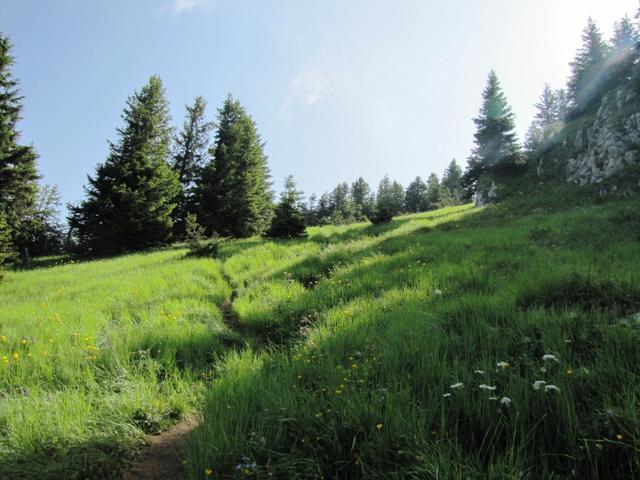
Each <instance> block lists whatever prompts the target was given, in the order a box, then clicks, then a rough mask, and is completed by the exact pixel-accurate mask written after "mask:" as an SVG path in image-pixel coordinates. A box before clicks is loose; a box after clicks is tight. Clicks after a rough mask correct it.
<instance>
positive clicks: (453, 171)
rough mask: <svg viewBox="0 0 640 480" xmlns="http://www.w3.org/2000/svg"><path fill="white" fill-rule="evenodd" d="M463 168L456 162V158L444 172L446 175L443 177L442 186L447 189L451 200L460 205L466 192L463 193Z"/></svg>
mask: <svg viewBox="0 0 640 480" xmlns="http://www.w3.org/2000/svg"><path fill="white" fill-rule="evenodd" d="M461 181H462V168H460V165H458V162H456V159H455V158H454V159H453V160H451V163H449V166H448V167H447V168H446V170H445V171H444V175H443V176H442V185H443V187H445V188H447V190H448V191H449V194H450V196H451V199H452V201H453V202H454V203H460V202H461V201H462V197H463V196H464V192H463V191H462V183H461Z"/></svg>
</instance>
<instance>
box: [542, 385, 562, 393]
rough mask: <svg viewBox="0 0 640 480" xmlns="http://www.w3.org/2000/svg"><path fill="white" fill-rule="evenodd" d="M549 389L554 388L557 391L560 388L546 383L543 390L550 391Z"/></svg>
mask: <svg viewBox="0 0 640 480" xmlns="http://www.w3.org/2000/svg"><path fill="white" fill-rule="evenodd" d="M551 390H554V391H556V392H559V391H560V389H559V388H558V387H556V386H555V385H546V386H545V387H544V391H545V392H550V391H551Z"/></svg>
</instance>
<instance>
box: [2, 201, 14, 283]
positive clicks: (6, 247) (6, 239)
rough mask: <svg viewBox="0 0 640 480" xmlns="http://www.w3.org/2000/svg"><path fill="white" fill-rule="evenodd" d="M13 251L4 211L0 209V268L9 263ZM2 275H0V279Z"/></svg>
mask: <svg viewBox="0 0 640 480" xmlns="http://www.w3.org/2000/svg"><path fill="white" fill-rule="evenodd" d="M14 255H15V252H14V251H13V247H12V244H11V231H10V230H9V225H8V224H7V220H6V219H5V217H4V213H3V212H2V211H0V268H1V267H2V266H3V265H5V264H7V263H9V261H10V260H12V258H13V257H14ZM1 279H2V276H0V280H1Z"/></svg>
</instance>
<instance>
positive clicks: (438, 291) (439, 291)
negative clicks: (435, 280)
mask: <svg viewBox="0 0 640 480" xmlns="http://www.w3.org/2000/svg"><path fill="white" fill-rule="evenodd" d="M433 294H434V295H442V290H440V289H439V288H436V289H435V290H434V291H433Z"/></svg>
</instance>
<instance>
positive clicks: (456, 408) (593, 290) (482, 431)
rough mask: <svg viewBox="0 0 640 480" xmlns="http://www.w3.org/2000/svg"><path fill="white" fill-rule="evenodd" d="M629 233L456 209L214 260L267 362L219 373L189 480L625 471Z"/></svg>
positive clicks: (590, 212)
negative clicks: (232, 286)
mask: <svg viewBox="0 0 640 480" xmlns="http://www.w3.org/2000/svg"><path fill="white" fill-rule="evenodd" d="M638 218H639V217H638V214H637V213H636V209H635V207H634V204H633V202H630V201H626V202H625V201H621V202H615V203H610V204H606V205H600V206H588V207H578V208H573V209H568V210H561V211H557V210H556V211H553V212H549V211H538V212H533V213H526V212H521V213H520V212H517V211H516V212H514V211H513V210H508V209H486V210H485V211H482V212H478V211H476V210H472V209H469V208H468V207H459V208H450V209H444V210H442V211H438V212H434V213H430V214H421V215H415V216H408V217H401V218H399V219H396V220H395V221H394V222H393V223H392V224H390V225H388V226H384V227H372V226H365V225H357V226H349V227H323V228H320V229H312V230H311V232H310V236H309V240H307V241H298V242H283V243H273V242H267V243H261V242H258V243H252V244H246V245H245V247H246V248H243V249H241V250H236V251H234V252H229V255H228V256H227V257H226V259H225V261H224V268H225V271H226V273H227V274H228V275H229V276H230V277H231V279H232V281H233V282H235V283H236V285H237V286H238V287H239V296H238V299H237V300H236V302H235V307H236V312H237V313H238V315H239V321H240V322H241V323H243V324H244V326H245V327H246V328H247V330H248V332H252V333H253V334H254V335H257V336H259V337H262V338H264V339H265V341H266V342H267V345H270V346H271V347H270V348H266V349H261V350H256V349H247V350H245V351H243V352H240V353H235V354H233V355H231V356H229V357H227V358H226V359H225V361H224V362H223V363H222V364H221V365H220V366H219V375H218V377H217V380H216V381H215V382H214V384H213V385H212V387H211V388H210V389H209V391H208V394H207V400H206V405H205V408H204V423H203V425H202V426H201V427H200V428H199V430H198V431H197V432H196V434H195V436H194V438H193V441H192V443H191V449H190V452H189V466H190V478H192V479H198V478H205V477H206V474H205V470H206V469H209V468H210V469H212V470H213V471H214V475H216V477H217V478H242V477H246V476H253V475H255V476H256V477H257V478H536V479H537V478H560V477H574V478H602V479H609V478H635V477H638V476H640V456H639V455H638V446H639V443H638V434H639V431H638V429H639V428H640V417H639V415H638V411H639V410H638V407H639V405H638V393H639V387H638V373H640V370H639V369H638V368H639V367H638V365H639V363H638V360H640V355H639V345H640V321H639V320H638V317H637V316H635V317H633V316H632V315H633V314H634V313H635V312H638V311H640V287H639V286H640V273H639V270H638V266H639V264H640V248H638V247H639V245H638V237H637V235H636V234H633V233H632V227H631V224H633V223H634V222H636V221H637V220H638ZM621 219H623V220H624V219H626V220H625V221H620V220H621ZM536 382H537V383H536Z"/></svg>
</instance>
